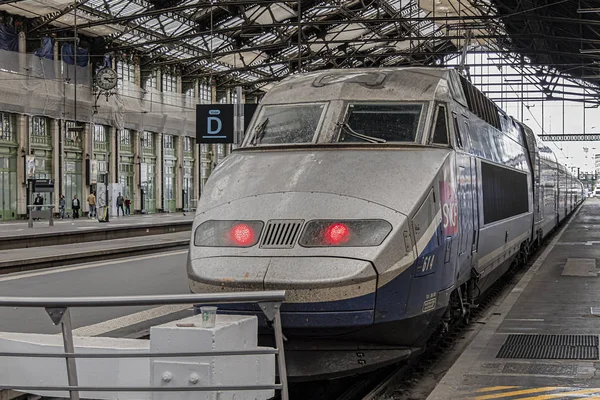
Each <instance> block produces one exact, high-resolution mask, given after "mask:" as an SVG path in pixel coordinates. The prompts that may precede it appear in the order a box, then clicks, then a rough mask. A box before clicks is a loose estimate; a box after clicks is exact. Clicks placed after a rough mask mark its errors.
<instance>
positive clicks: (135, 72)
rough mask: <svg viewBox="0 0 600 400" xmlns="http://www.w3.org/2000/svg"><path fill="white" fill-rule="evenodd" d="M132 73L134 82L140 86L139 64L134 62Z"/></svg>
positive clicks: (140, 72)
mask: <svg viewBox="0 0 600 400" xmlns="http://www.w3.org/2000/svg"><path fill="white" fill-rule="evenodd" d="M133 75H134V79H135V84H136V85H137V86H138V87H142V70H141V68H140V64H139V63H138V64H135V65H134V67H133Z"/></svg>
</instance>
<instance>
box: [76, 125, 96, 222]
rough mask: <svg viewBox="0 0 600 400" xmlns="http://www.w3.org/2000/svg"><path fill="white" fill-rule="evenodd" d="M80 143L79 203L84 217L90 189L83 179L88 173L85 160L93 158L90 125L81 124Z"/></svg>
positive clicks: (87, 209) (87, 208)
mask: <svg viewBox="0 0 600 400" xmlns="http://www.w3.org/2000/svg"><path fill="white" fill-rule="evenodd" d="M81 142H82V146H83V147H82V151H83V154H82V155H83V157H81V198H80V199H79V201H80V203H81V216H85V215H86V213H87V212H88V211H89V207H88V203H87V197H88V195H89V194H90V187H89V185H88V184H87V182H86V179H85V177H86V176H87V173H88V168H87V165H86V164H87V162H86V160H87V159H88V158H89V159H90V160H93V158H94V157H93V152H92V147H91V134H90V124H87V123H85V124H83V132H81Z"/></svg>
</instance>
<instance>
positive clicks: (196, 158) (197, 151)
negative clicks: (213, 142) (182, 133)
mask: <svg viewBox="0 0 600 400" xmlns="http://www.w3.org/2000/svg"><path fill="white" fill-rule="evenodd" d="M192 143H194V144H193V149H194V168H192V170H193V172H192V173H193V175H194V193H192V195H191V198H192V204H193V200H196V202H197V201H198V200H199V199H200V193H201V192H200V186H201V182H200V165H201V164H200V145H199V144H198V143H196V140H192ZM192 204H190V207H192ZM196 204H197V203H196Z"/></svg>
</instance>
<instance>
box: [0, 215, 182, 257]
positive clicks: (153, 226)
mask: <svg viewBox="0 0 600 400" xmlns="http://www.w3.org/2000/svg"><path fill="white" fill-rule="evenodd" d="M193 220H194V213H169V214H150V215H130V216H126V217H118V218H117V217H111V218H110V221H109V222H99V221H98V220H97V219H90V218H78V219H65V220H60V219H59V220H54V226H49V224H48V221H47V220H40V221H34V225H33V228H29V227H28V221H26V220H24V221H11V222H2V223H0V250H9V249H18V248H30V247H41V246H56V245H63V244H73V243H83V242H91V241H98V240H113V239H123V238H130V237H138V236H144V235H157V234H166V233H174V232H182V231H186V232H189V231H190V229H191V227H192V223H193Z"/></svg>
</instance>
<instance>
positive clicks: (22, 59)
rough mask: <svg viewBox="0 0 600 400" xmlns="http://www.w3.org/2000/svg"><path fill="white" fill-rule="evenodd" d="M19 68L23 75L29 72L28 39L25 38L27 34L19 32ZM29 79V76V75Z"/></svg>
mask: <svg viewBox="0 0 600 400" xmlns="http://www.w3.org/2000/svg"><path fill="white" fill-rule="evenodd" d="M18 46H19V68H20V69H21V73H24V71H27V37H26V36H25V32H23V31H21V32H19V44H18ZM27 76H28V77H29V74H27Z"/></svg>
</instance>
